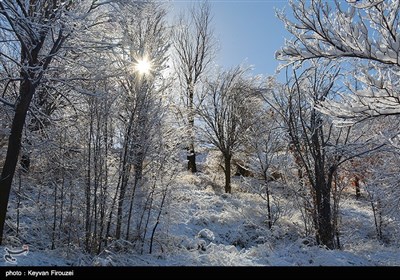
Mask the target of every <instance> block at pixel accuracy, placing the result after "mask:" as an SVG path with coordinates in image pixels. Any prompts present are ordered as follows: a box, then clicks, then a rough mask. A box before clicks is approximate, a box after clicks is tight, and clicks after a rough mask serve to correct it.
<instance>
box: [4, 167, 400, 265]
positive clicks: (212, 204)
mask: <svg viewBox="0 0 400 280" xmlns="http://www.w3.org/2000/svg"><path fill="white" fill-rule="evenodd" d="M207 180H208V178H207V177H206V176H205V175H202V174H200V175H198V176H193V175H189V174H186V173H183V174H182V175H181V177H180V179H179V180H178V182H177V185H176V186H175V187H174V189H172V190H171V196H170V200H169V205H168V208H167V210H166V213H165V215H164V218H163V220H162V225H161V227H160V231H161V233H160V234H159V235H158V238H159V244H161V245H160V246H158V247H157V250H155V251H156V252H155V253H153V254H151V255H150V254H141V255H139V254H135V253H134V252H133V251H132V250H129V242H125V241H121V244H120V245H123V246H125V247H126V250H124V251H123V252H121V251H120V252H119V253H116V251H115V250H113V249H112V246H110V247H109V248H108V249H107V250H104V251H103V252H102V253H101V254H99V255H98V256H95V257H92V256H88V255H85V254H83V253H82V252H81V251H79V250H75V251H74V250H72V251H71V250H69V251H68V252H66V251H63V250H62V249H57V250H36V249H35V248H34V247H30V251H29V253H28V254H27V255H20V256H16V258H17V265H23V266H28V265H29V266H31V265H32V266H71V265H72V266H79V265H91V266H92V265H93V266H98V265H100V266H103V265H118V266H121V265H123V266H136V265H139V266H147V265H152V266H153V265H156V266H158V265H159V266H210V265H211V266H382V265H384V266H398V265H400V248H399V244H398V243H393V242H392V243H391V244H390V246H389V245H387V244H383V243H382V242H379V241H377V240H376V239H375V238H374V227H373V216H372V212H371V211H370V210H369V208H368V203H367V201H366V200H355V198H354V196H353V195H351V194H348V195H346V196H345V198H344V199H343V205H342V210H341V213H342V215H341V216H342V227H341V232H342V235H341V244H342V249H341V250H326V249H324V248H321V247H319V246H317V245H315V244H313V238H311V237H310V238H307V237H304V236H303V235H302V233H301V231H302V229H301V223H302V221H301V220H300V215H299V213H298V212H297V211H296V210H295V207H294V204H293V203H294V202H293V201H292V200H293V199H292V198H291V197H290V196H287V195H285V189H284V188H283V187H277V188H276V189H275V190H273V191H274V193H275V196H280V204H279V205H280V206H279V208H281V209H280V216H279V218H278V220H277V221H276V223H275V224H274V226H273V229H272V230H269V229H268V228H267V225H266V223H265V220H266V205H265V201H264V200H263V199H262V198H260V196H259V195H257V194H254V193H249V192H243V191H241V190H239V188H238V185H239V181H240V180H238V179H236V181H234V184H233V187H234V188H233V194H231V195H227V194H224V193H223V191H222V189H221V188H219V187H217V186H216V184H213V183H212V182H211V183H210V182H209V181H207ZM275 186H277V185H275ZM278 194H279V195H278ZM124 242H125V243H126V244H123V243H124ZM120 247H121V246H120ZM0 251H1V252H5V251H4V246H3V247H0ZM0 265H10V264H9V263H6V262H5V261H2V262H0Z"/></svg>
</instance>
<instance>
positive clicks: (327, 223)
mask: <svg viewBox="0 0 400 280" xmlns="http://www.w3.org/2000/svg"><path fill="white" fill-rule="evenodd" d="M321 195H322V196H321V202H320V205H319V208H320V209H319V211H318V235H319V238H320V242H321V244H323V245H325V246H326V247H327V248H329V249H334V247H335V246H334V234H333V227H332V221H331V197H330V188H328V187H325V188H324V189H323V190H322V192H321Z"/></svg>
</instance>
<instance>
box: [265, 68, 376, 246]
mask: <svg viewBox="0 0 400 280" xmlns="http://www.w3.org/2000/svg"><path fill="white" fill-rule="evenodd" d="M301 70H302V69H298V70H293V75H292V77H291V78H289V80H288V82H287V84H286V86H285V87H286V89H285V90H284V92H283V93H282V92H281V93H280V94H279V95H275V96H274V98H273V99H272V100H271V99H270V101H268V102H269V104H271V106H272V107H274V108H276V110H277V113H279V114H280V115H281V116H282V118H283V120H284V123H285V126H286V128H287V131H288V137H289V139H290V143H289V151H291V153H292V155H293V159H294V162H295V163H296V164H297V166H298V181H299V182H300V186H301V189H302V191H303V192H304V191H305V192H306V193H308V194H309V195H308V196H307V195H303V197H305V198H306V199H308V200H307V201H306V202H307V205H309V206H307V208H308V209H307V211H309V213H311V216H312V218H313V224H314V227H315V231H316V240H317V242H318V243H319V244H323V245H325V246H327V247H328V248H335V246H337V244H335V241H334V233H335V230H334V228H333V224H332V203H331V200H332V199H331V191H332V186H333V180H334V176H335V175H336V174H337V172H338V170H339V167H340V165H342V164H343V163H345V162H346V161H348V160H350V159H352V158H354V157H356V156H358V155H360V154H364V153H366V152H367V151H369V150H372V149H378V148H379V147H380V146H379V145H377V144H375V143H374V142H373V141H370V142H371V144H369V145H367V144H366V143H364V140H365V139H364V138H363V137H361V136H360V135H357V137H356V136H353V134H352V133H353V131H352V127H339V128H337V127H335V126H333V124H332V121H331V120H330V119H329V118H328V117H327V116H325V115H324V114H323V113H321V112H319V111H318V110H317V109H316V108H315V106H313V104H315V103H317V102H319V101H321V100H324V99H326V98H328V97H330V95H334V94H335V86H334V85H335V80H336V79H337V77H338V75H339V71H340V68H338V67H337V65H335V64H332V63H322V62H321V61H318V62H315V63H314V64H312V66H311V67H309V68H305V69H303V71H302V72H300V71H301Z"/></svg>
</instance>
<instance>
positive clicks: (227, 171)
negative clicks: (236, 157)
mask: <svg viewBox="0 0 400 280" xmlns="http://www.w3.org/2000/svg"><path fill="white" fill-rule="evenodd" d="M231 158H232V156H231V155H224V159H225V170H224V173H225V192H226V193H231V191H232V189H231Z"/></svg>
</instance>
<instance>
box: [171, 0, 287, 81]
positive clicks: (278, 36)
mask: <svg viewBox="0 0 400 280" xmlns="http://www.w3.org/2000/svg"><path fill="white" fill-rule="evenodd" d="M171 2H173V3H174V5H175V6H177V8H181V7H183V6H185V5H188V4H190V2H193V1H179V0H175V1H171ZM209 2H211V4H212V12H213V15H214V20H213V24H214V30H215V35H216V37H217V39H218V42H219V52H218V55H217V60H216V62H217V63H218V64H219V65H221V66H223V67H224V68H229V67H232V66H236V65H239V64H241V63H245V64H246V65H253V66H254V70H253V73H254V74H265V75H273V74H274V73H275V69H276V67H277V66H278V63H279V62H277V61H276V60H275V51H277V50H278V49H279V48H280V47H281V46H282V45H283V43H284V38H285V37H289V35H288V33H287V32H286V30H285V28H284V26H283V23H282V22H281V21H280V20H279V19H277V18H276V16H275V8H278V9H282V8H283V7H285V6H286V7H287V6H288V1H285V0H247V1H246V0H244V1H243V0H242V1H238V0H209Z"/></svg>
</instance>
